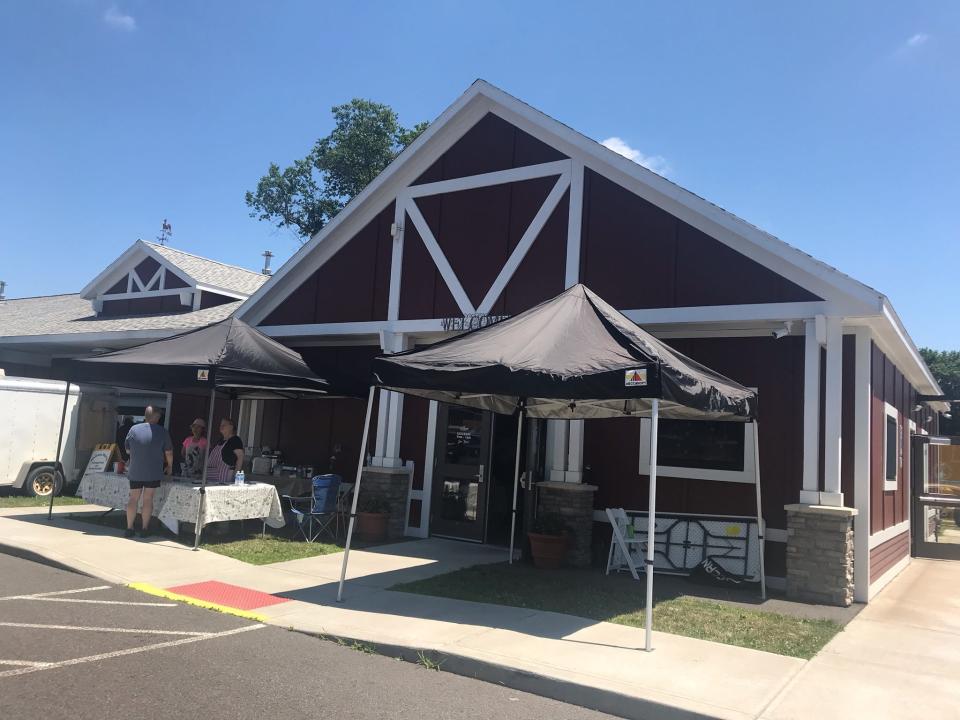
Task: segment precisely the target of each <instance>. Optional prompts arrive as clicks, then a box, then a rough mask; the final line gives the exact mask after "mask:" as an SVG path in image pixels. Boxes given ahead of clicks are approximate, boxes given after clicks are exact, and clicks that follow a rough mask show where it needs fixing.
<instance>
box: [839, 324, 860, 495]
mask: <svg viewBox="0 0 960 720" xmlns="http://www.w3.org/2000/svg"><path fill="white" fill-rule="evenodd" d="M856 355H857V338H856V336H855V335H844V336H843V369H842V375H843V391H842V393H843V397H842V399H841V410H840V413H841V418H840V437H841V438H842V441H841V443H840V492H842V493H843V504H844V505H846V506H847V507H856V496H855V495H854V491H855V477H854V463H855V461H856V454H855V453H854V450H855V449H856V443H855V442H854V437H853V436H854V433H855V431H856V427H855V426H856V406H855V403H856V395H855V393H856V386H855V385H854V382H855V380H856V372H857V365H856Z"/></svg>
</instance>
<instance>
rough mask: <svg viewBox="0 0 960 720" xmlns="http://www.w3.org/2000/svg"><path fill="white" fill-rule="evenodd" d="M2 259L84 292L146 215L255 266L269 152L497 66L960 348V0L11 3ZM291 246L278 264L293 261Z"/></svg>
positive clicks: (213, 252) (422, 98) (7, 6)
mask: <svg viewBox="0 0 960 720" xmlns="http://www.w3.org/2000/svg"><path fill="white" fill-rule="evenodd" d="M0 77H2V78H3V83H2V86H0V108H2V112H0V279H3V280H6V281H7V282H8V283H9V289H8V296H9V297H22V296H29V295H42V294H50V293H58V292H75V291H77V290H79V289H80V288H81V287H82V286H83V285H84V284H85V283H86V282H87V281H88V280H90V279H91V278H92V277H93V276H94V275H96V273H97V272H98V271H99V270H101V269H102V268H103V267H104V266H105V265H106V264H107V263H108V262H109V261H110V260H112V259H113V258H114V257H115V256H116V255H118V254H119V253H120V252H122V251H123V250H124V249H125V248H126V247H127V246H128V245H130V244H131V243H132V242H133V241H134V240H136V239H137V238H138V237H142V238H144V239H152V238H154V237H155V236H156V235H157V234H158V232H159V230H160V224H161V221H162V220H163V219H164V218H169V219H170V222H171V223H172V225H173V230H174V235H173V245H175V246H176V247H180V248H183V249H185V250H189V251H193V252H196V253H198V254H202V255H208V256H210V257H215V258H217V259H221V260H225V261H229V262H235V263H237V264H241V265H245V266H248V267H251V268H254V269H256V268H258V267H259V263H260V262H261V259H260V257H259V254H260V253H261V252H262V251H263V250H264V249H266V248H269V249H271V250H273V252H274V253H276V254H277V256H278V260H280V261H282V260H284V259H286V257H288V256H289V255H290V254H291V253H292V252H293V251H294V250H295V249H296V247H297V246H298V241H297V239H296V238H295V237H294V236H293V235H292V234H291V233H290V232H288V231H286V230H282V231H281V230H276V229H274V228H272V227H271V226H269V225H267V224H265V223H261V222H257V221H256V220H253V219H251V218H250V217H249V216H248V210H247V208H246V206H245V204H244V202H243V195H244V191H246V190H247V189H250V188H252V187H253V186H254V185H255V184H256V181H257V179H258V178H259V176H260V175H261V174H262V173H263V172H264V171H265V169H266V167H267V165H268V163H270V162H271V161H276V162H279V163H282V164H284V163H287V162H289V161H290V160H292V159H294V158H296V157H299V156H302V155H304V154H305V153H306V152H307V150H308V149H309V148H310V147H311V145H312V143H313V141H314V140H315V139H316V138H318V137H320V136H322V135H324V134H326V133H327V132H328V131H329V130H330V126H331V120H330V112H329V110H330V107H331V106H332V105H335V104H339V103H342V102H345V101H347V100H349V99H350V98H352V97H358V96H359V97H367V98H371V99H374V100H377V101H380V102H385V103H388V104H390V105H392V106H393V107H394V108H395V109H396V110H397V111H398V112H399V114H400V117H401V121H402V122H404V123H405V124H407V125H411V124H413V123H415V122H417V121H419V120H424V119H433V118H434V117H436V116H437V115H438V114H439V113H440V112H441V111H442V110H443V109H444V108H445V107H446V106H447V105H448V104H449V103H450V102H452V101H453V100H454V99H455V98H456V97H457V96H458V95H459V94H460V93H461V92H462V91H463V90H464V89H465V88H466V87H467V86H468V85H469V84H470V83H471V82H472V81H473V80H474V79H475V78H477V77H482V78H484V79H486V80H489V81H491V82H493V83H494V84H496V85H499V86H500V87H502V88H504V89H505V90H507V91H508V92H511V93H513V94H514V95H516V96H518V97H520V98H521V99H523V100H525V101H527V102H529V103H530V104H532V105H534V106H536V107H538V108H539V109H541V110H543V111H545V112H547V113H549V114H550V115H552V116H554V117H556V118H558V119H559V120H562V121H563V122H565V123H567V124H568V125H571V126H572V127H574V128H576V129H578V130H580V131H581V132H584V133H585V134H587V135H589V136H591V137H594V138H596V139H598V140H605V139H608V138H619V140H620V142H621V143H622V144H623V145H624V146H625V148H624V151H625V152H631V151H632V152H635V153H637V154H636V156H635V157H636V158H637V159H639V160H641V161H643V162H645V163H647V164H649V165H650V166H652V167H653V168H654V169H657V170H659V171H661V172H665V173H666V174H667V175H668V177H670V178H671V179H672V180H674V181H675V182H677V183H679V184H681V185H683V186H684V187H687V188H688V189H690V190H692V191H694V192H696V193H698V194H700V195H702V196H704V197H706V198H708V199H709V200H711V201H713V202H715V203H717V204H718V205H721V206H722V207H725V208H727V209H728V210H731V211H733V212H735V213H737V214H738V215H740V216H741V217H743V218H745V219H747V220H749V221H750V222H752V223H754V224H755V225H758V226H760V227H762V228H764V229H765V230H767V231H769V232H772V233H774V234H776V235H777V236H779V237H781V238H783V239H784V240H786V241H787V242H790V243H791V244H793V245H795V246H797V247H799V248H801V249H803V250H805V251H806V252H809V253H811V254H812V255H814V256H816V257H818V258H820V259H822V260H824V261H826V262H828V263H830V264H832V265H835V266H836V267H838V268H840V269H841V270H843V271H845V272H847V273H849V274H851V275H853V276H854V277H856V278H858V279H859V280H862V281H864V282H866V283H868V284H870V285H872V286H873V287H876V288H877V289H879V290H881V291H883V292H884V293H886V294H887V295H888V296H889V297H890V298H891V299H892V301H893V303H894V305H895V306H896V308H897V309H898V311H899V312H900V314H901V316H902V317H903V319H904V321H905V323H906V325H907V327H908V329H909V330H910V332H911V334H912V335H913V337H914V339H915V340H916V342H917V343H918V344H920V345H933V346H936V347H940V348H960V315H958V313H957V312H956V301H957V291H956V281H955V278H956V276H957V274H958V267H960V242H958V234H960V172H958V168H960V142H958V140H960V137H958V136H960V82H958V78H960V3H955V2H923V3H902V2H876V1H874V2H862V3H861V2H850V3H846V2H845V3H833V2H822V3H821V2H805V3H794V4H792V5H791V6H789V7H788V6H787V5H786V4H785V3H759V2H743V3H740V2H723V3H718V2H686V3H673V2H663V3H644V2H629V3H622V4H614V3H597V2H594V3H577V4H573V3H564V2H548V3H547V2H544V3H537V2H523V3H517V2H500V1H498V0H488V1H485V2H483V3H479V2H478V3H470V4H468V3H459V2H439V3H428V2H416V3H403V4H400V3H363V2H344V3H318V2H271V3H252V2H214V1H212V0H206V1H204V2H180V1H176V0H164V1H161V0H118V2H110V1H109V0H107V1H100V0H61V1H59V2H55V1H53V0H33V1H31V2H27V1H26V0H23V1H21V2H14V1H10V2H5V3H2V5H0ZM275 265H279V263H277V262H276V261H275Z"/></svg>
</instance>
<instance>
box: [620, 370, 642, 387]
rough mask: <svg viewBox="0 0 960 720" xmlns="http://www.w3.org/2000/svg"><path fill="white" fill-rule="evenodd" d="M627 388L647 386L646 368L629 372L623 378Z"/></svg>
mask: <svg viewBox="0 0 960 720" xmlns="http://www.w3.org/2000/svg"><path fill="white" fill-rule="evenodd" d="M623 384H624V386H625V387H640V386H643V385H646V384H647V370H646V368H643V369H640V370H627V371H626V372H625V373H624V376H623Z"/></svg>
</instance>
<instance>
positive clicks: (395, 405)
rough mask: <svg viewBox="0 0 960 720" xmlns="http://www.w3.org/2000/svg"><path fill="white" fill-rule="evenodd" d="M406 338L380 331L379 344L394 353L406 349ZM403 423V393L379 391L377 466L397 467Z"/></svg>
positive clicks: (374, 458)
mask: <svg viewBox="0 0 960 720" xmlns="http://www.w3.org/2000/svg"><path fill="white" fill-rule="evenodd" d="M407 343H408V340H407V338H406V336H404V335H403V334H402V333H392V332H386V331H381V332H380V346H381V347H382V348H383V350H384V352H388V353H395V352H400V351H402V350H405V349H406V346H407ZM402 425H403V395H401V394H400V393H396V392H387V391H384V390H381V391H380V406H379V408H378V411H377V443H376V450H375V454H374V457H373V462H372V464H373V465H375V466H377V467H388V468H398V467H402V466H403V461H402V460H401V459H400V431H401V429H402Z"/></svg>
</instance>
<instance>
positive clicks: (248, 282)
mask: <svg viewBox="0 0 960 720" xmlns="http://www.w3.org/2000/svg"><path fill="white" fill-rule="evenodd" d="M143 244H144V245H149V246H150V248H151V249H152V250H153V251H154V252H156V253H157V254H159V255H162V256H163V257H164V259H166V260H167V261H168V262H170V263H171V264H173V265H176V266H177V267H178V268H180V269H181V270H183V271H184V272H185V273H186V274H187V275H189V276H190V277H192V278H193V279H194V280H196V281H197V282H198V283H201V284H204V285H213V286H215V287H218V288H223V289H224V290H233V291H234V292H238V293H243V294H244V295H253V293H255V292H256V291H257V290H259V289H260V286H261V285H263V284H264V283H265V282H266V281H267V280H269V279H270V276H269V275H263V274H261V273H258V272H254V271H253V270H247V269H246V268H242V267H237V266H236V265H227V264H226V263H222V262H218V261H217V260H210V259H208V258H203V257H200V256H199V255H191V254H190V253H188V252H184V251H183V250H177V249H176V248H172V247H170V246H168V245H157V244H156V243H150V242H146V241H143Z"/></svg>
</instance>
